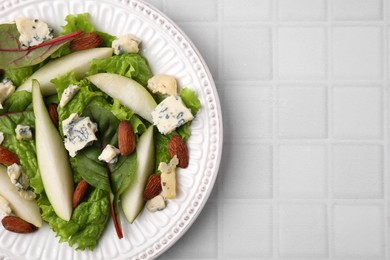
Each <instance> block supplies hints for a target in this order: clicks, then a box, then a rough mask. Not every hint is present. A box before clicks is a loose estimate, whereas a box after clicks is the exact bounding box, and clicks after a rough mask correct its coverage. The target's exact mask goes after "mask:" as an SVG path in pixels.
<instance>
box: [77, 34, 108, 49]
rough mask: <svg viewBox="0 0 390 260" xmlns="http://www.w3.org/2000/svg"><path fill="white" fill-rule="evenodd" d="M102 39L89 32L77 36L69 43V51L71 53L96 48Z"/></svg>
mask: <svg viewBox="0 0 390 260" xmlns="http://www.w3.org/2000/svg"><path fill="white" fill-rule="evenodd" d="M102 42H103V39H102V37H101V36H100V35H98V34H96V33H93V32H90V33H86V34H82V35H80V36H78V37H77V38H76V39H74V40H73V41H71V42H70V46H69V47H70V49H71V50H72V51H81V50H86V49H91V48H96V47H98V46H99V45H100V44H102Z"/></svg>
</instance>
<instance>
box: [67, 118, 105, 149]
mask: <svg viewBox="0 0 390 260" xmlns="http://www.w3.org/2000/svg"><path fill="white" fill-rule="evenodd" d="M62 130H63V132H64V136H65V140H64V142H65V148H66V150H68V152H69V155H70V156H72V157H74V156H76V152H77V151H79V150H81V149H83V148H84V147H86V146H87V145H89V144H91V143H92V142H93V141H95V140H97V138H96V135H95V132H96V131H97V130H98V129H97V124H96V123H94V122H92V121H91V119H90V118H89V117H78V115H77V114H76V113H73V114H71V115H70V116H69V117H68V118H67V119H65V120H63V121H62Z"/></svg>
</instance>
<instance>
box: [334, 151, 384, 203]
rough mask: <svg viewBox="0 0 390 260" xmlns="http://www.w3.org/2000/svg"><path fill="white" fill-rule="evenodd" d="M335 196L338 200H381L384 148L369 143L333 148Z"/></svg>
mask: <svg viewBox="0 0 390 260" xmlns="http://www.w3.org/2000/svg"><path fill="white" fill-rule="evenodd" d="M332 152H333V158H332V160H333V161H332V170H333V185H332V187H333V196H334V197H335V198H338V199H364V198H366V199H368V198H369V199H382V198H383V188H384V183H383V180H384V176H383V167H384V165H383V164H384V162H383V160H384V157H383V147H382V146H380V145H368V144H365V145H364V144H361V145H358V144H349V145H347V144H342V145H341V144H338V145H334V146H333V151H332Z"/></svg>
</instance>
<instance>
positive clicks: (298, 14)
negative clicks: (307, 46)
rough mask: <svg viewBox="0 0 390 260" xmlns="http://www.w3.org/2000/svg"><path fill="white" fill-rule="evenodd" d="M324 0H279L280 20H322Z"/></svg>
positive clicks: (324, 11) (324, 6)
mask: <svg viewBox="0 0 390 260" xmlns="http://www.w3.org/2000/svg"><path fill="white" fill-rule="evenodd" d="M326 6H327V1H326V0H279V1H278V17H279V19H280V20H281V21H322V20H325V19H326V11H327V8H326Z"/></svg>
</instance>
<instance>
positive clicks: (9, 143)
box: [0, 111, 43, 194]
mask: <svg viewBox="0 0 390 260" xmlns="http://www.w3.org/2000/svg"><path fill="white" fill-rule="evenodd" d="M18 124H22V125H28V126H30V128H31V130H32V131H34V128H35V117H34V113H33V112H32V111H21V112H10V113H6V114H3V115H1V116H0V131H1V132H3V133H4V142H3V143H2V145H3V146H4V147H5V148H7V149H9V150H10V151H12V152H14V153H15V154H17V155H18V157H19V161H20V165H21V166H22V168H23V170H24V171H25V173H26V174H27V176H28V177H29V179H30V185H31V187H32V188H33V190H34V192H35V193H37V194H40V193H42V192H43V184H42V180H41V175H40V173H39V170H38V163H37V160H36V153H35V151H36V149H35V141H34V140H31V141H19V140H17V139H16V134H15V128H16V126H17V125H18Z"/></svg>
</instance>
